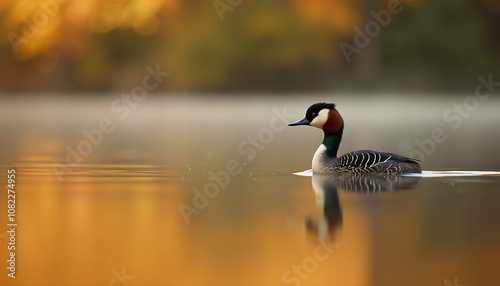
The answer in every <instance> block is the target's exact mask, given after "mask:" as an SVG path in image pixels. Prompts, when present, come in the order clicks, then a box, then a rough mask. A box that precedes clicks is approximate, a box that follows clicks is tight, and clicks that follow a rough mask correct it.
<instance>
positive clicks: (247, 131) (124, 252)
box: [0, 96, 500, 286]
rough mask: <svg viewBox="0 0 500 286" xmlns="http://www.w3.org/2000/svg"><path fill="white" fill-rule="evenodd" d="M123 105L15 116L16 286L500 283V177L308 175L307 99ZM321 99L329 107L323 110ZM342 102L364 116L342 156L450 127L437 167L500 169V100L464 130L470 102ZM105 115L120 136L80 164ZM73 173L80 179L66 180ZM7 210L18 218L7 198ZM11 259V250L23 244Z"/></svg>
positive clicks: (25, 108) (10, 148) (9, 137)
mask: <svg viewBox="0 0 500 286" xmlns="http://www.w3.org/2000/svg"><path fill="white" fill-rule="evenodd" d="M112 100H113V97H104V98H103V99H99V100H97V99H92V100H89V99H84V98H76V99H68V98H65V97H64V98H63V97H61V98H59V97H57V96H55V97H45V98H43V99H40V98H31V99H30V100H29V101H28V100H16V99H11V100H9V101H6V102H5V104H3V105H2V106H1V107H0V108H1V109H2V110H1V111H2V113H1V114H2V121H1V122H2V123H1V125H0V128H1V130H2V134H4V138H3V141H2V143H1V147H2V149H3V150H4V152H2V154H1V155H0V156H1V159H2V162H5V163H3V165H2V169H1V170H3V171H1V172H4V173H5V176H4V178H5V179H4V180H5V182H6V175H7V169H9V168H15V169H16V174H17V176H16V191H17V198H16V199H17V200H16V204H17V209H16V211H17V222H18V228H17V234H16V235H17V247H18V248H17V258H18V260H17V261H18V264H17V273H16V276H17V278H16V279H11V278H8V277H7V272H6V270H5V267H4V268H3V269H4V271H3V272H2V273H3V274H2V276H1V277H0V281H1V282H0V283H1V284H2V285H130V286H133V285H495V284H498V282H499V280H500V279H499V278H498V275H497V268H498V265H500V244H499V242H500V208H499V207H498V205H499V202H500V177H498V176H497V175H496V174H494V173H489V174H474V176H466V175H467V174H456V173H455V175H457V176H453V177H451V176H433V177H429V176H424V177H421V178H420V177H417V178H414V177H410V178H402V177H398V178H392V177H391V178H385V177H384V178H377V179H373V178H361V179H360V178H352V177H349V178H339V179H332V178H326V179H325V178H321V177H317V176H314V177H304V176H297V175H294V174H293V173H296V172H300V171H302V170H305V169H308V168H309V167H310V159H311V157H312V154H313V153H314V151H315V149H316V148H317V145H318V144H319V142H320V141H321V132H319V131H318V130H314V129H313V128H305V127H304V128H293V129H287V128H285V127H284V124H285V122H284V120H282V119H281V118H280V116H279V115H277V114H281V115H283V113H289V114H292V115H290V116H289V117H290V118H291V117H294V118H293V119H295V120H297V119H300V118H302V116H303V113H304V112H305V109H306V108H307V106H308V105H309V104H310V100H308V99H307V98H305V99H304V98H302V99H296V98H295V99H287V100H285V99H283V98H274V97H269V98H266V97H263V98H257V99H255V100H252V101H248V100H241V99H229V98H216V99H211V100H205V99H202V98H197V97H194V98H187V99H184V98H182V99H181V98H179V99H171V100H163V99H158V98H149V99H148V100H147V101H145V102H143V103H141V105H140V106H138V107H137V108H136V109H133V110H130V115H129V116H128V117H127V118H125V119H123V120H122V119H120V117H119V114H116V113H114V112H113V111H112V110H110V108H109V104H110V103H111V102H112ZM321 100H329V98H328V97H326V96H325V97H321V98H315V99H314V101H321ZM333 101H335V102H337V103H338V106H339V110H340V111H341V113H342V114H343V115H344V118H345V120H346V131H345V135H344V136H345V137H344V141H343V144H342V146H341V150H340V153H344V152H348V151H351V150H355V149H376V150H380V151H388V152H396V153H404V154H407V152H410V151H412V150H411V147H415V146H414V145H415V143H414V142H415V141H414V140H423V139H425V138H427V136H429V135H428V134H431V132H432V130H433V129H434V128H437V127H440V128H443V129H444V130H446V132H447V133H446V134H447V135H448V136H449V138H448V140H447V141H446V142H444V143H440V144H437V145H436V149H435V151H434V152H433V153H432V154H431V155H429V156H428V157H427V158H426V160H425V161H424V162H423V168H424V169H425V170H433V171H450V170H452V171H457V170H458V171H471V170H472V171H497V170H498V169H499V168H496V169H495V166H500V164H499V163H500V162H499V161H500V158H499V157H498V156H497V151H496V147H494V146H498V143H500V140H499V137H498V132H497V130H498V122H500V121H499V120H498V119H499V115H498V113H497V112H496V110H497V109H495V106H494V105H495V104H496V102H492V104H491V105H489V106H481V107H480V109H479V110H478V111H477V112H476V113H474V114H473V115H472V116H471V117H470V118H467V120H465V119H464V123H463V126H462V127H461V129H458V130H453V129H451V128H449V126H448V125H447V124H448V123H446V122H444V121H443V120H442V119H441V114H442V112H443V111H444V110H446V108H449V106H452V105H453V103H454V102H453V101H452V100H449V101H448V100H440V101H436V100H435V99H429V101H428V102H425V100H420V101H416V102H408V101H395V100H392V101H390V100H389V101H388V100H387V99H385V100H381V99H373V100H366V101H364V102H361V101H359V100H355V99H351V98H350V97H338V98H335V99H333ZM387 102H395V103H392V104H393V105H394V108H393V110H401V112H399V113H395V114H394V113H393V114H392V116H397V117H398V120H397V122H395V121H394V120H389V119H390V118H391V116H390V115H388V114H386V113H383V114H381V113H380V112H379V111H377V108H378V107H382V106H384V104H385V105H386V104H387ZM429 102H434V105H427V104H428V103H429ZM285 105H286V110H285ZM426 105H427V106H433V107H431V108H427V111H426V112H427V113H426V115H425V116H423V115H422V114H420V113H419V112H418V109H419V107H422V108H424V107H425V106H426ZM408 106H411V107H412V108H408ZM492 106H493V107H492ZM496 106H498V105H496ZM276 110H278V111H276ZM378 110H380V109H378ZM403 114H405V116H403ZM103 118H109V119H110V120H111V121H112V122H113V124H114V126H115V130H114V131H113V132H111V133H108V134H103V137H102V142H101V143H100V144H99V145H98V146H94V145H92V151H91V152H89V154H88V155H86V156H81V157H82V158H81V159H82V160H81V162H79V163H78V164H73V165H69V163H68V162H67V161H66V159H67V156H68V148H67V146H69V148H70V149H71V148H73V149H75V150H76V149H77V148H78V144H80V142H81V141H84V140H88V138H87V137H85V135H84V133H83V130H87V131H90V130H92V129H94V128H98V127H99V122H100V121H101V120H102V119H103ZM293 119H292V120H290V121H293ZM478 126H480V127H478ZM282 127H283V128H282ZM263 130H265V131H263ZM259 136H260V138H259ZM96 138H97V137H96ZM252 138H257V139H255V140H257V144H254V143H252V142H253V141H252V140H254V139H252ZM262 139H263V140H262ZM412 144H413V145H412ZM408 146H410V148H408ZM405 152H406V153H405ZM471 153H473V154H472V155H471ZM73 159H74V158H73ZM70 161H71V160H70ZM75 162H76V161H73V163H75ZM228 164H229V167H228ZM55 166H56V169H54V167H55ZM61 167H64V168H67V169H64V172H63V174H60V176H58V175H57V174H56V172H57V170H59V171H61V169H57V168H61ZM231 172H232V173H234V175H233V174H230V173H231ZM433 174H437V173H433ZM469 174H470V173H469ZM1 202H2V203H1V205H0V213H3V214H5V218H6V217H7V216H6V214H7V207H6V197H2V198H1ZM3 233H5V232H3ZM0 253H1V254H2V257H4V258H6V257H7V255H8V252H7V237H6V236H5V235H3V236H0ZM4 264H6V263H5V262H4ZM122 272H123V273H125V274H126V275H124V274H123V273H122ZM120 273H122V274H120ZM120 277H121V278H122V280H120V279H119V278H120ZM123 277H125V278H123ZM123 279H124V280H123ZM455 281H457V282H458V284H456V283H455ZM454 283H455V284H454Z"/></svg>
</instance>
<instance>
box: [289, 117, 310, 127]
mask: <svg viewBox="0 0 500 286" xmlns="http://www.w3.org/2000/svg"><path fill="white" fill-rule="evenodd" d="M309 123H311V122H310V121H309V120H307V118H305V117H304V118H302V119H301V120H299V121H297V122H294V123H290V124H288V126H297V125H309Z"/></svg>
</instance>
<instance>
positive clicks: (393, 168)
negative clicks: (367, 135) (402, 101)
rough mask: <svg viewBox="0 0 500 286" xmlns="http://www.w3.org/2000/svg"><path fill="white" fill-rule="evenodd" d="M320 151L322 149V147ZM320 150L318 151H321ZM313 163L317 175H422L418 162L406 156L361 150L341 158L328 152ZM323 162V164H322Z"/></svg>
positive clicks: (321, 154)
mask: <svg viewBox="0 0 500 286" xmlns="http://www.w3.org/2000/svg"><path fill="white" fill-rule="evenodd" d="M320 149H322V148H321V147H320ZM320 149H318V150H320ZM317 156H319V158H316V155H315V159H314V161H313V162H316V164H314V163H313V171H314V172H316V173H355V174H366V173H421V172H422V169H421V168H420V165H419V164H418V161H417V160H415V159H412V158H408V157H405V156H401V155H397V154H392V153H386V152H377V151H371V150H359V151H353V152H349V153H346V154H344V155H342V156H340V157H338V158H337V157H331V156H329V155H328V153H327V152H320V153H319V154H317ZM320 162H322V163H320Z"/></svg>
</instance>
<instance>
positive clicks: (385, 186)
mask: <svg viewBox="0 0 500 286" xmlns="http://www.w3.org/2000/svg"><path fill="white" fill-rule="evenodd" d="M419 180H420V177H407V176H398V175H394V174H338V175H322V174H313V175H312V187H313V190H314V192H315V193H316V203H317V204H318V205H321V206H323V215H322V216H321V217H309V218H306V219H305V226H306V228H307V230H308V231H310V232H312V233H315V234H317V236H318V238H319V239H321V240H331V241H333V242H336V241H337V239H338V238H339V237H338V236H339V234H340V231H341V230H342V208H341V204H340V200H339V194H338V190H339V189H340V190H344V191H346V192H349V193H359V194H360V195H363V194H364V195H367V194H378V193H381V192H394V191H397V190H409V189H411V188H412V187H413V186H414V185H415V184H417V183H418V181H419Z"/></svg>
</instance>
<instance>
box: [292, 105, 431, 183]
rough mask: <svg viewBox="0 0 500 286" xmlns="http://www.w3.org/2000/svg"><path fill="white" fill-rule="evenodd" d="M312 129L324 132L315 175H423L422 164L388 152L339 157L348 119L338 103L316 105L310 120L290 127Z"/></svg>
mask: <svg viewBox="0 0 500 286" xmlns="http://www.w3.org/2000/svg"><path fill="white" fill-rule="evenodd" d="M297 125H309V126H314V127H317V128H319V129H321V130H323V132H324V138H323V142H322V143H321V145H320V146H319V148H318V150H316V153H315V154H314V156H313V160H312V170H313V172H314V173H323V174H337V173H355V174H359V173H422V169H421V168H420V164H419V163H418V160H416V159H413V158H408V157H405V156H402V155H397V154H393V153H387V152H378V151H372V150H359V151H353V152H349V153H347V154H344V155H342V156H340V157H337V151H338V150H339V146H340V141H341V140H342V133H343V131H344V119H343V118H342V116H341V115H340V113H339V112H338V111H337V109H336V108H335V104H334V103H326V102H321V103H315V104H313V105H311V106H310V107H309V108H308V109H307V111H306V116H305V117H304V118H303V119H301V120H299V121H297V122H293V123H290V124H288V126H297Z"/></svg>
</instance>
